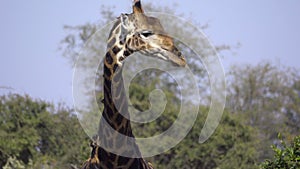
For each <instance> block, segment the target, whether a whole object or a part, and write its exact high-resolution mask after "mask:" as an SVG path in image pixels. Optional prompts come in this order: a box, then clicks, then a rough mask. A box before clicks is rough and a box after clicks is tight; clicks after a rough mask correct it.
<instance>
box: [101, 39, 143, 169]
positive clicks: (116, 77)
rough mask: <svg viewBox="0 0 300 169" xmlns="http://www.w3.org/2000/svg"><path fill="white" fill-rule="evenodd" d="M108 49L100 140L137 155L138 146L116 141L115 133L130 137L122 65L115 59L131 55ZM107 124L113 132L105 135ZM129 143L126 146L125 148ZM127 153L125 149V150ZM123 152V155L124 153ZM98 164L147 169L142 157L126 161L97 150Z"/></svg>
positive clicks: (117, 48) (109, 166)
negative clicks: (118, 56) (125, 148)
mask: <svg viewBox="0 0 300 169" xmlns="http://www.w3.org/2000/svg"><path fill="white" fill-rule="evenodd" d="M117 46H118V45H116V46H114V47H112V48H111V49H110V50H108V52H107V53H106V56H105V61H104V100H103V103H104V110H103V113H102V118H101V121H100V125H99V135H100V136H101V137H104V139H102V140H104V142H103V143H101V144H105V145H106V146H114V147H119V148H120V149H122V147H132V148H131V150H133V151H132V152H131V153H135V154H138V155H140V151H139V148H138V145H137V144H136V143H135V142H134V143H129V142H128V141H127V140H121V142H120V141H118V138H117V137H118V136H117V135H118V134H123V135H125V136H128V137H134V135H133V133H132V129H131V124H130V117H129V112H128V103H127V99H126V95H125V89H124V85H123V78H122V66H121V65H120V64H118V62H117V60H116V58H117V57H116V56H117V55H122V56H123V57H126V56H124V55H125V53H126V55H127V54H128V53H131V51H124V50H123V49H120V48H119V47H117ZM105 123H106V124H108V125H109V126H110V127H111V128H112V129H113V130H114V131H113V132H108V131H109V130H107V126H106V125H104V124H105ZM129 144H130V145H129ZM125 151H127V150H125ZM124 153H125V152H124ZM98 156H99V160H100V164H101V167H102V168H109V169H110V168H135V169H136V168H140V169H146V168H148V164H147V163H146V162H145V161H144V160H143V159H142V158H128V157H122V156H118V155H115V154H113V153H111V152H109V151H107V150H105V149H103V148H101V147H100V151H99V152H98Z"/></svg>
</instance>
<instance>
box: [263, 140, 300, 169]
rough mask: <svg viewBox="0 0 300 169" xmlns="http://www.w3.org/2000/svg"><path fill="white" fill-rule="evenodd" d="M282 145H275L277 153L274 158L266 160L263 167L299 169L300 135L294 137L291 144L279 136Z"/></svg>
mask: <svg viewBox="0 0 300 169" xmlns="http://www.w3.org/2000/svg"><path fill="white" fill-rule="evenodd" d="M279 139H280V145H278V146H276V145H273V146H272V149H273V151H274V153H275V155H274V158H273V159H272V160H266V161H265V162H264V163H263V164H262V165H261V168H262V169H297V168H300V136H297V137H295V138H294V140H293V142H292V143H291V144H290V145H287V144H286V143H285V142H284V141H283V140H282V138H281V136H279Z"/></svg>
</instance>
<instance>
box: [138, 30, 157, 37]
mask: <svg viewBox="0 0 300 169" xmlns="http://www.w3.org/2000/svg"><path fill="white" fill-rule="evenodd" d="M153 34H154V33H153V32H151V31H144V32H142V33H141V35H142V36H143V37H145V38H147V37H149V36H151V35H153Z"/></svg>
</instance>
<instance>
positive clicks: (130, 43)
mask: <svg viewBox="0 0 300 169" xmlns="http://www.w3.org/2000/svg"><path fill="white" fill-rule="evenodd" d="M120 24H121V28H120V38H119V40H120V43H121V42H122V43H121V44H124V45H123V46H124V47H125V48H124V52H125V53H124V55H123V56H120V57H118V58H117V59H118V62H122V61H123V60H124V59H125V58H126V57H127V56H129V55H130V54H131V53H132V52H140V53H142V54H145V55H147V56H152V57H155V58H159V59H163V60H166V61H169V62H171V63H173V64H175V65H177V66H185V65H186V61H185V58H184V56H183V55H182V53H181V52H180V51H179V50H178V48H177V47H176V46H175V44H174V40H173V38H172V37H170V36H168V35H167V33H166V32H165V31H164V29H163V27H162V25H161V23H160V21H159V19H157V18H155V17H149V16H146V15H145V13H144V10H143V8H142V5H141V2H140V0H134V2H133V13H131V14H122V15H121V17H120Z"/></svg>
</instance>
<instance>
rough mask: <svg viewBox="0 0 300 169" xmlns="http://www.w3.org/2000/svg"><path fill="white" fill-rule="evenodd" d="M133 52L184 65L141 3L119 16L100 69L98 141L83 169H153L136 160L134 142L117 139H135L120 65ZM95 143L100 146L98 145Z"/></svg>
mask: <svg viewBox="0 0 300 169" xmlns="http://www.w3.org/2000/svg"><path fill="white" fill-rule="evenodd" d="M134 52H139V53H142V54H144V55H147V56H152V57H155V58H159V59H162V60H165V61H169V62H171V63H173V64H174V65H177V66H181V67H184V66H185V65H186V61H185V58H184V57H183V55H182V53H181V52H180V51H179V50H178V48H177V47H176V46H175V45H174V40H173V39H172V38H171V37H170V36H168V35H167V34H166V32H165V31H164V29H163V27H162V25H161V24H160V21H159V20H158V19H157V18H155V17H150V16H147V15H145V13H144V10H143V8H142V5H141V2H140V0H134V1H133V12H132V13H131V14H121V16H120V17H118V19H117V21H116V22H115V24H114V26H113V27H112V29H111V31H110V34H109V38H108V41H107V52H106V55H105V59H104V65H103V66H104V69H103V71H104V75H103V77H104V86H103V89H104V99H103V100H102V103H103V104H104V110H103V113H102V117H101V119H100V123H99V129H98V138H97V139H95V140H94V142H92V143H91V147H92V153H91V157H90V158H89V159H88V160H87V161H86V162H85V163H84V165H83V167H82V169H98V168H99V169H114V168H122V169H153V166H152V164H151V163H149V162H146V161H145V160H144V159H143V158H136V157H142V156H141V152H140V150H139V148H138V145H137V144H136V142H135V141H132V142H130V141H128V140H126V139H125V140H120V139H119V138H118V136H117V135H118V134H122V135H124V136H127V137H130V138H134V135H133V133H132V128H131V124H130V117H129V112H128V103H127V99H126V95H125V89H124V85H123V77H122V66H123V63H124V61H125V59H126V58H127V57H128V56H130V55H131V54H133V53H134ZM113 93H115V94H113ZM116 103H119V105H118V106H117V104H116ZM105 124H107V125H105ZM107 126H109V127H110V128H112V129H113V131H111V130H109V129H108V127H107ZM99 135H101V138H99ZM99 140H101V141H99ZM95 142H100V143H99V144H100V145H99V146H98V145H97V144H96V143H95ZM103 147H106V148H107V147H115V148H117V149H120V151H123V152H124V153H127V154H128V153H129V154H131V155H132V157H128V156H122V155H116V154H114V153H111V151H109V150H107V149H105V148H103ZM124 147H126V148H124ZM123 149H124V150H123Z"/></svg>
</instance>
